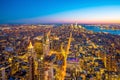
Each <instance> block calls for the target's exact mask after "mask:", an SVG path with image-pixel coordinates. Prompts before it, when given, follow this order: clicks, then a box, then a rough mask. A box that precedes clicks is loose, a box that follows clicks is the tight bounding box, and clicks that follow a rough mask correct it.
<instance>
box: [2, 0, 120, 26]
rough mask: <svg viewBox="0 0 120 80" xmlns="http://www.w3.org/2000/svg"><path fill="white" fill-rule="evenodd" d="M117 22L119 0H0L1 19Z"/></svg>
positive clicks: (119, 11) (21, 21)
mask: <svg viewBox="0 0 120 80" xmlns="http://www.w3.org/2000/svg"><path fill="white" fill-rule="evenodd" d="M76 21H77V22H78V23H120V0H0V23H1V24H4V23H74V22H76Z"/></svg>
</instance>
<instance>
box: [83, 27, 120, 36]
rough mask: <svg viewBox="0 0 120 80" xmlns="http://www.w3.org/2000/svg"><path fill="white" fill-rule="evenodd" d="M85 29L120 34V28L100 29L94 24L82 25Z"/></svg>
mask: <svg viewBox="0 0 120 80" xmlns="http://www.w3.org/2000/svg"><path fill="white" fill-rule="evenodd" d="M84 27H85V28H86V29H87V30H91V31H93V32H107V33H110V34H114V35H120V30H106V29H100V27H96V26H84Z"/></svg>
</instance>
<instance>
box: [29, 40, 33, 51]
mask: <svg viewBox="0 0 120 80" xmlns="http://www.w3.org/2000/svg"><path fill="white" fill-rule="evenodd" d="M32 48H33V45H32V43H31V41H30V43H29V45H28V49H32Z"/></svg>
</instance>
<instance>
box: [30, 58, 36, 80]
mask: <svg viewBox="0 0 120 80" xmlns="http://www.w3.org/2000/svg"><path fill="white" fill-rule="evenodd" d="M28 61H29V63H30V65H29V80H35V78H34V76H35V74H34V72H35V70H34V69H35V68H34V59H33V57H32V56H30V57H28Z"/></svg>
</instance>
